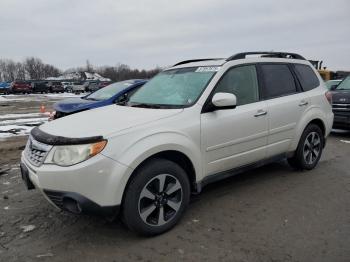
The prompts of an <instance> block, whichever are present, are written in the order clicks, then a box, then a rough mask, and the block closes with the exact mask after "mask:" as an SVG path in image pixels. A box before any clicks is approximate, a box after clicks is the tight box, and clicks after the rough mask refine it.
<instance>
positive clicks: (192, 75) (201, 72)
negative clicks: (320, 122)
mask: <svg viewBox="0 0 350 262" xmlns="http://www.w3.org/2000/svg"><path fill="white" fill-rule="evenodd" d="M218 70H219V68H218V67H190V68H180V69H171V70H167V71H163V72H161V73H159V74H158V75H156V76H155V77H153V78H152V79H151V80H150V81H149V82H147V83H146V84H145V85H144V86H142V87H141V88H140V89H139V90H138V91H137V92H136V93H135V94H134V95H132V96H131V97H130V99H129V101H128V105H130V106H140V107H151V106H153V107H161V108H177V107H178V108H181V107H187V106H190V105H192V104H194V103H195V102H196V101H197V99H198V98H199V96H200V95H201V94H202V92H203V90H204V89H205V88H206V86H207V84H208V83H209V81H210V80H211V78H212V77H213V76H214V75H215V73H216V72H217V71H218Z"/></svg>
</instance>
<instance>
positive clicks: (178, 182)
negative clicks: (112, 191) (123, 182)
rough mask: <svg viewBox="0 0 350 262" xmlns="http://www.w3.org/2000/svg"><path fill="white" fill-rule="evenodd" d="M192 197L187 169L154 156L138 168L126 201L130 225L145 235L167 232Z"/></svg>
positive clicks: (125, 206) (125, 213)
mask: <svg viewBox="0 0 350 262" xmlns="http://www.w3.org/2000/svg"><path fill="white" fill-rule="evenodd" d="M189 199H190V183H189V180H188V176H187V174H186V172H185V171H184V170H183V169H182V168H181V167H180V166H179V165H178V164H176V163H174V162H172V161H169V160H166V159H160V158H157V159H153V160H150V161H149V162H147V163H145V164H144V165H143V166H141V168H139V169H138V170H137V171H136V174H134V176H133V177H132V179H131V181H130V184H129V185H128V187H127V189H126V191H125V196H124V201H123V221H124V223H125V224H126V226H127V227H128V228H129V229H130V230H132V231H135V232H137V233H138V234H141V235H145V236H153V235H158V234H161V233H164V232H166V231H168V230H170V229H171V228H172V227H174V226H175V225H176V224H177V223H178V222H179V220H180V219H181V217H182V215H183V213H184V212H185V210H186V208H187V206H188V203H189Z"/></svg>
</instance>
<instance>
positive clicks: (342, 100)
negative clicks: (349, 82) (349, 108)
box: [332, 90, 350, 104]
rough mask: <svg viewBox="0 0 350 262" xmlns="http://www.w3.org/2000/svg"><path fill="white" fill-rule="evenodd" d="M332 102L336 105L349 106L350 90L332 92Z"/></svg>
mask: <svg viewBox="0 0 350 262" xmlns="http://www.w3.org/2000/svg"><path fill="white" fill-rule="evenodd" d="M332 101H333V103H336V104H350V90H339V91H337V90H335V91H332Z"/></svg>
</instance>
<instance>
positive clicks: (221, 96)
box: [211, 93, 237, 109]
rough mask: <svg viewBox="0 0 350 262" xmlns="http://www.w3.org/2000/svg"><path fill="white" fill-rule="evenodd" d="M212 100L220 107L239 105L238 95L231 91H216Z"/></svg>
mask: <svg viewBox="0 0 350 262" xmlns="http://www.w3.org/2000/svg"><path fill="white" fill-rule="evenodd" d="M211 102H212V104H213V105H214V106H215V107H216V108H218V109H232V108H235V107H236V105H237V97H236V96H235V95H234V94H231V93H216V94H215V95H214V96H213V98H212V99H211Z"/></svg>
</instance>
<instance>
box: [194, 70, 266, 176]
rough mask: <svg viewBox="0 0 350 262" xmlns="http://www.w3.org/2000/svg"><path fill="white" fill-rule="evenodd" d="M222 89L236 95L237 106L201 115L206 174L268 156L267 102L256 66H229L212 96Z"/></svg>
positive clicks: (202, 146) (202, 148) (202, 147)
mask: <svg viewBox="0 0 350 262" xmlns="http://www.w3.org/2000/svg"><path fill="white" fill-rule="evenodd" d="M219 92H224V93H233V94H235V95H236V97H237V107H236V108H234V109H221V110H215V111H212V112H206V113H202V114H201V150H202V154H203V159H204V163H203V164H204V169H205V170H204V174H205V175H212V174H215V173H219V172H222V171H226V170H230V169H233V168H236V167H240V166H244V165H247V164H250V163H253V162H256V161H258V160H261V159H264V158H265V156H266V145H267V135H268V126H267V104H266V102H265V101H260V99H259V88H258V81H257V73H256V67H255V66H254V65H245V66H239V67H233V68H231V69H229V70H228V71H227V72H226V73H225V74H224V76H223V77H222V78H221V79H220V80H219V82H218V84H217V86H216V87H215V90H214V93H213V94H212V95H214V94H215V93H219ZM211 97H212V96H211Z"/></svg>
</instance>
